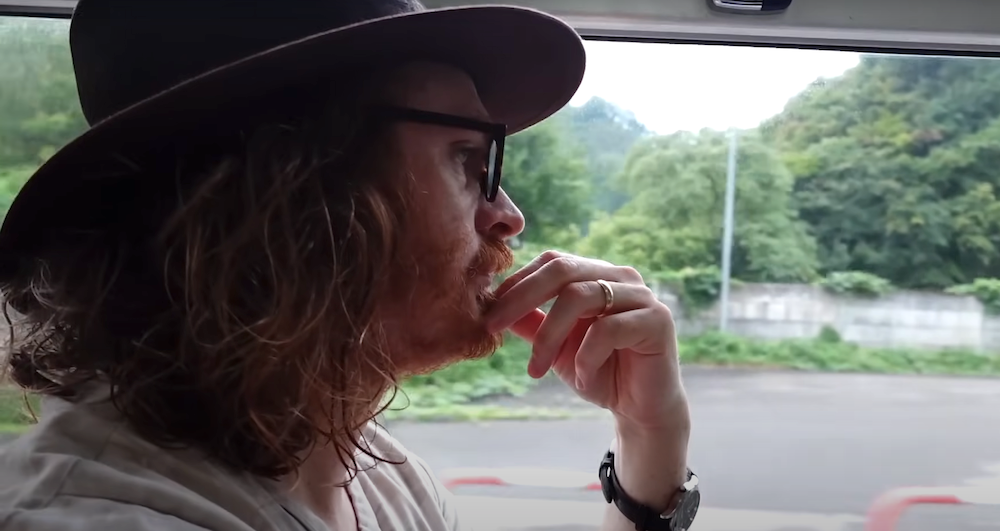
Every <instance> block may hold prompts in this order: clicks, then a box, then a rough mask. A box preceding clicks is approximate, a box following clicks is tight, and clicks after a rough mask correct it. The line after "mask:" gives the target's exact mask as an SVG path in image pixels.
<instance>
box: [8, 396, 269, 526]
mask: <svg viewBox="0 0 1000 531" xmlns="http://www.w3.org/2000/svg"><path fill="white" fill-rule="evenodd" d="M46 400H51V399H46ZM49 405H50V406H52V407H49V408H48V409H46V408H45V406H43V412H42V419H43V420H42V422H41V423H40V424H38V425H37V426H34V427H33V428H32V429H31V430H30V431H28V432H27V433H25V434H24V435H22V436H21V437H19V438H18V439H15V440H14V441H12V442H10V443H7V444H5V445H3V446H0V531H15V530H17V531H20V530H23V529H31V530H32V531H35V530H37V531H49V530H52V531H56V530H58V531H90V530H91V529H93V530H94V531H97V530H98V529H99V530H101V531H118V530H122V531H124V530H136V531H146V530H149V531H153V530H162V531H202V530H205V529H210V530H213V531H249V530H250V529H262V528H270V527H271V526H270V525H267V524H268V521H269V516H268V513H265V512H264V507H266V503H264V501H262V499H261V498H259V497H257V496H256V494H257V493H256V492H255V491H253V490H251V489H249V488H248V487H246V486H245V485H244V484H243V483H242V482H240V481H239V478H236V477H232V476H231V475H227V474H226V473H224V472H223V471H221V469H218V468H216V467H214V466H212V465H210V464H208V463H206V462H205V460H204V459H199V458H198V457H197V456H192V455H187V454H184V453H183V452H174V451H167V450H163V449H161V448H159V447H157V446H155V445H153V444H151V443H148V442H146V441H144V440H142V439H140V438H139V437H138V436H136V435H135V434H134V433H132V432H131V431H130V430H128V429H127V428H126V427H125V426H124V424H123V423H122V422H121V421H120V419H116V418H115V417H114V416H113V415H111V414H104V413H105V412H103V411H102V410H100V409H92V408H90V407H89V406H80V405H66V404H65V403H63V404H49Z"/></svg>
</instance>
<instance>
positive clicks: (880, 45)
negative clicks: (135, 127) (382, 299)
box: [0, 0, 1000, 55]
mask: <svg viewBox="0 0 1000 531" xmlns="http://www.w3.org/2000/svg"><path fill="white" fill-rule="evenodd" d="M275 1H280V0H275ZM329 1H337V0H329ZM423 2H424V4H425V5H427V6H428V7H445V6H449V5H469V4H496V3H512V4H517V5H523V6H528V7H533V8H537V9H541V10H543V11H547V12H549V13H553V14H555V15H557V16H560V17H562V18H563V19H564V20H566V21H568V22H569V23H571V24H572V25H573V26H574V27H575V28H577V30H578V31H579V32H580V33H581V34H582V35H583V36H584V37H587V38H591V39H611V40H629V41H659V42H694V43H719V44H748V45H766V46H795V47H808V48H836V49H854V50H870V51H879V50H882V51H893V52H904V53H905V52H915V53H945V54H963V55H964V54H969V55H1000V2H994V1H983V0H948V1H947V2H942V1H940V0H791V1H790V2H789V0H509V1H506V2H505V1H504V0H500V1H499V2H498V1H497V0H458V1H454V0H423ZM75 4H76V1H75V0H0V15H23V16H41V17H63V18H67V17H69V16H70V15H71V14H72V12H73V6H74V5H75ZM717 4H721V5H722V7H721V8H720V7H719V6H718V5H717ZM789 4H790V5H789ZM786 5H787V9H782V8H784V7H785V6H786ZM774 7H777V9H773V10H770V9H771V8H774ZM727 8H728V9H727ZM234 15H235V13H234Z"/></svg>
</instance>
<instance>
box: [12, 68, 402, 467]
mask: <svg viewBox="0 0 1000 531" xmlns="http://www.w3.org/2000/svg"><path fill="white" fill-rule="evenodd" d="M320 85H321V86H313V87H308V88H299V89H296V90H291V91H288V93H285V94H281V95H276V96H273V97H272V99H271V100H270V101H268V107H267V109H268V112H267V114H266V115H265V114H263V112H261V113H259V114H257V115H255V116H256V118H255V119H254V120H252V121H247V122H245V123H244V125H242V126H239V127H236V126H233V127H231V128H230V127H227V128H225V130H226V132H225V133H224V134H215V135H213V136H212V137H211V139H207V140H202V141H194V140H191V141H187V140H185V141H184V142H183V143H182V144H175V145H172V146H170V147H160V148H158V153H156V154H149V155H148V156H147V155H144V156H143V157H138V158H135V159H130V161H131V164H132V169H131V170H130V171H131V172H132V173H134V175H133V176H132V178H131V179H128V180H127V182H128V183H129V184H128V185H125V184H122V185H121V186H128V187H130V188H128V191H127V194H126V193H121V194H120V195H128V196H129V197H131V198H132V199H130V200H129V201H127V202H122V204H121V208H119V209H117V214H116V217H115V218H114V219H116V220H118V221H114V222H108V223H107V225H106V226H105V227H104V228H103V229H102V230H96V231H95V230H89V231H86V232H84V233H81V232H80V231H78V230H74V229H73V228H66V230H64V231H62V232H60V233H59V234H56V235H53V236H51V237H50V239H49V240H47V244H46V245H45V246H44V247H43V248H42V250H41V251H39V252H38V253H37V254H36V255H34V256H33V257H32V258H31V259H30V260H28V261H27V262H28V265H26V266H22V267H21V271H19V272H18V273H17V274H16V275H14V276H13V277H10V278H5V279H2V280H0V294H2V297H3V299H4V304H3V308H4V315H5V316H6V318H7V324H8V326H9V330H10V345H9V348H10V349H11V351H10V355H9V357H8V360H7V369H8V371H9V377H10V378H11V379H13V380H14V381H15V382H16V383H18V384H19V385H21V386H23V387H24V388H27V389H29V390H33V391H36V392H38V393H41V394H44V395H54V396H58V397H62V398H64V399H67V400H70V401H74V400H79V399H80V398H81V397H82V396H83V394H84V390H85V389H87V388H88V382H92V381H95V380H98V381H102V382H107V383H109V384H110V388H111V400H112V402H113V403H114V405H115V406H116V408H117V409H118V410H119V411H120V412H121V414H122V415H123V416H124V417H125V419H126V420H127V421H128V422H129V423H130V425H131V426H132V427H133V428H134V429H135V430H136V431H137V432H138V433H139V434H140V435H141V436H143V437H144V438H146V439H148V440H151V441H153V442H155V443H157V444H160V445H161V446H166V447H169V446H175V445H176V446H182V447H190V446H194V447H197V448H199V449H201V450H203V451H206V452H207V453H208V454H209V455H210V456H212V457H214V458H216V459H217V460H219V461H221V462H223V463H225V464H227V465H230V466H231V467H234V468H235V469H237V470H240V471H245V472H250V473H253V474H257V475H261V476H266V477H274V478H276V477H280V476H283V475H286V474H288V473H291V472H294V471H295V470H296V469H297V468H298V466H299V465H300V464H301V462H302V460H303V459H304V456H305V455H307V454H308V452H309V451H310V450H311V449H313V448H315V447H316V446H317V445H318V444H324V445H326V444H333V445H334V446H335V447H336V448H337V449H338V450H339V454H340V456H341V459H342V461H344V463H345V464H346V465H348V469H349V470H350V471H351V472H352V474H353V473H356V471H357V461H356V460H355V459H354V456H355V455H357V454H356V450H357V449H360V450H361V451H365V452H366V453H368V450H367V449H366V445H365V443H364V442H363V441H362V440H359V439H360V438H359V432H360V430H361V429H362V428H363V426H364V425H365V424H366V423H368V422H369V421H371V420H372V419H373V418H375V417H376V416H377V415H378V414H379V413H380V412H381V409H380V407H379V406H380V402H381V401H382V400H383V399H384V397H385V394H386V391H388V390H392V391H393V392H395V389H396V384H397V380H396V376H395V375H394V370H393V367H392V363H391V362H390V359H389V357H388V356H387V353H386V342H385V335H384V334H383V332H382V330H381V329H380V328H379V326H378V319H377V318H376V314H377V308H378V304H379V301H381V300H382V299H383V298H384V296H385V295H386V280H387V279H388V278H390V277H391V275H390V272H391V270H392V264H393V261H394V260H395V259H396V258H397V256H396V255H397V254H398V252H399V251H398V249H399V248H400V246H399V241H400V238H401V234H402V232H401V231H402V229H403V227H404V221H403V220H404V218H405V216H406V205H407V203H408V202H407V199H408V197H409V194H410V188H409V187H408V186H407V179H405V178H404V179H401V178H399V175H397V174H398V171H397V170H396V169H394V165H396V164H395V159H394V156H395V150H394V147H393V146H392V144H391V142H390V140H389V136H388V133H387V130H386V128H385V127H384V126H380V125H378V124H377V123H375V122H372V121H371V120H369V119H367V118H366V115H365V113H364V109H365V108H366V101H365V100H364V96H363V94H366V90H364V88H363V87H364V86H363V85H362V84H359V85H358V87H359V88H358V89H357V90H353V91H340V92H337V93H333V92H332V89H331V88H330V86H329V85H328V84H320ZM119 192H120V191H119ZM109 193H112V192H110V191H109ZM116 193H118V192H116ZM369 455H371V454H370V453H369Z"/></svg>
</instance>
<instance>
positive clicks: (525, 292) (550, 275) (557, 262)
mask: <svg viewBox="0 0 1000 531" xmlns="http://www.w3.org/2000/svg"><path fill="white" fill-rule="evenodd" d="M625 276H626V273H625V272H624V270H623V268H620V267H618V266H613V265H611V264H608V263H607V262H600V261H597V260H589V259H585V258H578V257H560V259H553V260H550V261H549V262H547V263H545V264H543V265H542V266H541V267H539V268H537V269H536V270H535V271H533V272H531V273H529V274H527V275H526V276H524V277H523V278H522V279H521V280H520V281H518V282H516V283H514V284H512V285H510V286H508V287H507V290H506V292H504V293H502V294H500V295H499V296H498V298H497V301H496V303H495V304H494V305H493V307H492V308H491V309H490V312H489V315H488V316H487V320H486V323H487V328H488V329H489V330H490V331H493V332H496V331H499V330H503V329H505V328H507V327H509V326H511V325H512V324H513V323H515V322H516V321H518V320H520V319H521V318H522V317H524V316H525V315H527V314H528V313H530V312H531V311H532V310H535V309H537V308H538V307H539V306H541V305H542V304H545V302H547V301H549V300H550V299H552V298H553V297H555V296H556V295H558V294H559V292H560V291H562V289H563V288H564V287H565V286H566V285H567V284H570V283H572V282H580V281H584V280H596V279H599V278H601V279H605V280H623V277H625Z"/></svg>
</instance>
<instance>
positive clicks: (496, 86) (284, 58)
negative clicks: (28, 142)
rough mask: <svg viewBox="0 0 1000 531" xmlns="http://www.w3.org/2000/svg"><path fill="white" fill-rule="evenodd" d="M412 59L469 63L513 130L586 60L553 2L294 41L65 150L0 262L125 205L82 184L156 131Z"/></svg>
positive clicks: (541, 110) (94, 180) (437, 14)
mask: <svg viewBox="0 0 1000 531" xmlns="http://www.w3.org/2000/svg"><path fill="white" fill-rule="evenodd" d="M410 60H429V61H438V62H445V63H448V64H451V65H454V66H456V67H458V68H461V69H462V70H463V71H465V72H466V73H468V74H469V75H470V77H472V79H473V81H474V82H475V84H476V89H477V91H478V93H479V97H480V99H481V100H482V102H483V105H484V106H485V108H486V110H487V112H489V113H490V116H491V119H493V120H495V121H497V122H500V123H505V124H507V126H508V130H509V132H511V133H514V132H517V131H521V130H523V129H525V128H527V127H530V126H532V125H534V124H536V123H538V122H540V121H542V120H544V119H545V118H547V117H549V116H550V115H552V114H554V113H555V112H556V111H558V110H559V109H560V108H562V107H563V106H565V105H566V104H567V103H568V102H569V101H570V99H571V98H572V97H573V95H574V94H575V93H576V90H577V89H578V88H579V86H580V83H581V82H582V80H583V73H584V70H585V66H586V54H585V51H584V48H583V41H582V40H581V38H580V37H579V35H578V34H577V33H576V31H575V30H573V28H572V27H570V26H569V25H567V24H566V23H564V22H562V21H561V20H559V19H557V18H555V17H553V16H551V15H548V14H545V13H543V12H540V11H536V10H533V9H528V8H521V7H512V6H489V5H485V6H468V7H455V8H445V9H431V10H426V11H417V12H412V13H406V14H401V15H395V16H392V17H387V18H381V19H375V20H371V21H366V22H362V23H359V24H355V25H351V26H347V27H342V28H337V29H334V30H331V31H327V32H323V33H319V34H316V35H312V36H309V37H307V38H304V39H301V40H298V41H294V42H291V43H288V44H284V45H281V46H279V47H276V48H272V49H269V50H267V51H264V52H261V53H258V54H255V55H252V56H249V57H246V58H244V59H241V60H239V61H236V62H234V63H230V64H228V65H225V66H222V67H220V68H217V69H214V70H211V71H209V72H206V73H204V74H202V75H199V76H198V77H195V78H192V79H190V80H187V81H185V82H183V83H181V84H178V85H176V86H174V87H172V88H170V89H168V90H165V91H163V92H161V93H159V94H156V95H154V96H152V97H150V98H148V99H145V100H143V101H141V102H139V103H137V104H135V105H132V106H131V107H128V108H126V109H124V110H122V111H120V112H118V113H116V114H114V115H112V116H110V117H108V118H106V119H104V120H102V121H100V122H98V123H96V124H94V125H93V126H92V127H90V128H89V129H88V130H87V131H86V132H84V133H83V134H81V135H80V136H79V137H77V138H76V139H74V140H73V141H71V142H70V143H69V144H67V145H66V146H65V147H63V148H62V149H61V150H59V151H58V152H56V153H55V154H54V155H53V156H52V157H50V158H49V159H48V160H47V161H46V162H45V164H43V165H42V167H41V168H39V169H38V171H36V172H35V174H34V175H33V176H32V177H31V178H30V179H29V180H28V182H27V183H25V185H24V187H23V188H22V189H21V191H20V193H19V194H18V195H17V197H16V198H15V200H14V202H13V204H12V205H11V206H10V209H9V210H8V213H7V216H6V218H5V219H4V223H3V227H2V229H0V258H3V260H0V261H3V262H6V261H7V259H8V258H13V256H12V253H23V252H26V251H28V250H29V249H30V248H32V247H34V245H35V244H36V243H38V242H37V241H36V240H38V239H42V240H44V239H45V233H46V232H48V231H49V230H51V229H53V228H56V226H65V225H66V224H71V223H72V218H74V217H77V216H81V215H82V214H84V212H85V211H89V212H93V211H94V210H95V209H107V208H111V209H113V208H115V206H116V205H115V204H114V203H112V202H111V201H110V199H108V200H104V199H103V198H102V197H101V195H100V194H94V193H84V194H83V195H82V196H81V195H80V192H81V191H84V190H91V191H92V190H93V189H94V188H95V187H100V185H101V181H102V178H103V177H104V176H102V175H88V172H87V171H86V168H87V167H89V166H92V165H93V164H96V163H97V160H96V159H98V158H106V157H108V156H109V154H113V153H116V152H118V151H119V150H122V148H123V147H124V146H135V145H142V144H144V143H151V142H156V141H157V139H162V138H164V135H169V134H171V131H177V130H179V129H182V128H184V127H185V126H190V125H191V124H193V123H196V122H197V121H198V120H199V118H200V119H204V116H205V115H206V114H207V113H209V112H211V111H212V110H213V109H214V108H216V107H218V106H219V105H222V104H226V103H229V102H232V101H234V100H236V101H239V100H252V99H253V98H261V97H266V96H267V94H269V93H271V92H274V91H276V90H280V89H282V88H285V87H289V86H293V85H296V84H299V83H303V82H307V81H308V80H310V79H312V78H317V77H320V76H325V75H329V74H330V73H331V72H336V71H337V70H340V69H344V70H348V69H351V68H356V67H361V66H365V65H374V64H379V63H380V62H388V61H392V62H398V61H410ZM84 197H85V198H86V200H85V201H82V202H81V199H83V198H84ZM84 217H86V216H84ZM8 265H9V264H8ZM0 276H4V275H0Z"/></svg>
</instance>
